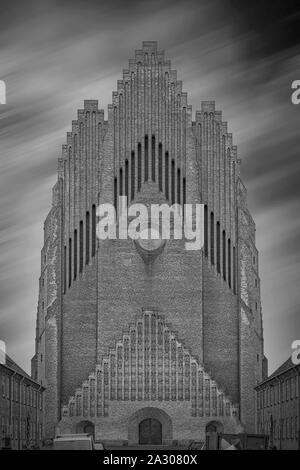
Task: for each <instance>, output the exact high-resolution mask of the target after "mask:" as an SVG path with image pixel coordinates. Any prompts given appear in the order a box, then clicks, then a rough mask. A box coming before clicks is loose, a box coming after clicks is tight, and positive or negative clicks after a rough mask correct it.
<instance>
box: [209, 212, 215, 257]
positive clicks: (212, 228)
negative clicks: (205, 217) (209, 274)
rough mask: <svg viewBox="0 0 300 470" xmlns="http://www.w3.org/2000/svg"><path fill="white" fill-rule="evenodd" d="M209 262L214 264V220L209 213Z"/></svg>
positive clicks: (212, 214) (212, 215)
mask: <svg viewBox="0 0 300 470" xmlns="http://www.w3.org/2000/svg"><path fill="white" fill-rule="evenodd" d="M210 262H211V264H215V218H214V213H213V212H211V213H210Z"/></svg>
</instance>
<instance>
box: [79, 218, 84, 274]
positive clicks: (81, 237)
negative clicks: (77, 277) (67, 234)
mask: <svg viewBox="0 0 300 470" xmlns="http://www.w3.org/2000/svg"><path fill="white" fill-rule="evenodd" d="M82 270H83V221H82V220H81V221H80V224H79V271H80V272H82Z"/></svg>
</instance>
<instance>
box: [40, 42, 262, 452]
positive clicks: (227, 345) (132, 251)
mask: <svg viewBox="0 0 300 470" xmlns="http://www.w3.org/2000/svg"><path fill="white" fill-rule="evenodd" d="M119 195H126V196H127V197H128V203H129V204H132V203H133V202H144V203H146V204H149V203H152V202H155V203H161V202H163V203H167V204H170V205H171V204H173V203H180V204H184V203H202V204H204V239H205V243H204V247H203V249H201V250H198V251H187V250H185V248H184V241H183V240H173V239H171V240H167V241H166V242H165V243H164V244H163V246H161V249H159V250H155V255H154V253H152V252H151V248H149V247H145V246H142V245H139V244H137V243H135V242H134V241H133V240H131V239H128V240H119V239H117V240H99V239H98V238H97V237H96V224H97V217H96V208H97V206H98V205H99V204H100V203H112V204H114V205H115V206H116V205H117V204H118V196H119ZM264 363H265V359H264V355H263V329H262V316H261V305H260V280H259V274H258V252H257V249H256V246H255V225H254V222H253V220H252V217H251V215H250V213H249V210H248V209H247V202H246V189H245V187H244V184H243V183H242V180H241V177H240V160H239V159H238V156H237V149H236V146H234V145H233V143H232V135H231V134H230V133H229V132H228V131H227V123H226V122H223V120H222V115H221V112H220V111H216V110H215V105H214V102H212V101H204V102H202V104H201V109H200V110H199V111H196V113H195V115H194V116H193V115H192V109H191V106H190V105H189V104H188V99H187V93H185V92H183V90H182V82H181V81H179V80H178V79H177V74H176V71H174V70H172V68H171V64H170V61H169V60H167V59H166V58H165V56H164V53H163V52H161V51H159V50H158V49H157V43H156V42H152V41H151V42H144V43H143V46H142V49H140V50H137V51H136V52H135V57H134V58H133V59H130V60H129V65H128V68H127V69H126V70H124V71H123V78H122V79H121V80H118V83H117V91H115V92H113V97H112V104H111V105H109V106H108V119H107V120H105V119H104V112H103V110H99V109H98V101H96V100H87V101H85V102H84V109H80V110H79V111H78V116H77V120H75V121H73V122H72V131H71V132H68V134H67V143H66V144H65V145H63V152H62V157H61V158H59V160H58V179H57V183H56V184H55V186H54V188H53V202H52V208H51V210H50V212H49V214H48V216H47V218H46V221H45V226H44V247H43V249H42V257H41V277H40V289H39V302H38V314H37V327H36V354H35V356H34V358H33V360H32V373H33V375H34V377H35V378H36V379H37V380H39V381H40V382H42V384H43V385H44V386H46V392H45V423H46V424H45V435H46V436H53V435H54V433H55V429H56V430H59V431H60V432H67V431H68V432H80V431H81V432H82V431H87V430H88V431H92V432H94V433H95V437H96V439H102V440H106V441H114V442H115V441H117V442H119V443H120V442H124V441H126V442H128V443H129V444H137V443H141V444H155V443H156V444H160V443H162V444H169V443H170V442H172V441H173V440H177V441H189V440H191V439H195V438H199V439H202V438H203V437H204V435H205V432H210V431H211V430H212V429H224V431H225V432H237V431H240V430H242V429H244V430H246V431H247V430H248V431H254V427H255V423H254V416H255V412H254V411H255V399H254V396H255V395H254V386H255V385H256V384H257V383H258V382H260V381H261V380H262V376H263V369H264Z"/></svg>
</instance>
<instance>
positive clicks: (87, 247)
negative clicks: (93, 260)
mask: <svg viewBox="0 0 300 470" xmlns="http://www.w3.org/2000/svg"><path fill="white" fill-rule="evenodd" d="M89 262H90V213H89V212H87V213H86V215H85V264H89Z"/></svg>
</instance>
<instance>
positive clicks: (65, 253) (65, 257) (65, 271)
mask: <svg viewBox="0 0 300 470" xmlns="http://www.w3.org/2000/svg"><path fill="white" fill-rule="evenodd" d="M66 290H67V247H66V246H64V294H65V293H66Z"/></svg>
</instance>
